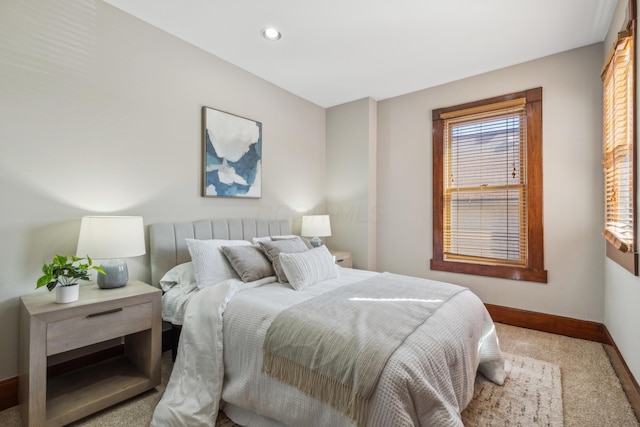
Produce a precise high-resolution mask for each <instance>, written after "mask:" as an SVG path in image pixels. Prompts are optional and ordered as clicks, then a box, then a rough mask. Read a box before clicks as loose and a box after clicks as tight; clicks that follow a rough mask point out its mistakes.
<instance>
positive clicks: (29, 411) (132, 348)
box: [19, 280, 162, 426]
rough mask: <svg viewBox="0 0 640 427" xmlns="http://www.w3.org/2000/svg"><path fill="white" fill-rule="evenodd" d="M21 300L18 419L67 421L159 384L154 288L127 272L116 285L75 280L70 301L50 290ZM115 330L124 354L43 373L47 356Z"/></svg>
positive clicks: (159, 335) (158, 306) (157, 303)
mask: <svg viewBox="0 0 640 427" xmlns="http://www.w3.org/2000/svg"><path fill="white" fill-rule="evenodd" d="M20 300H21V304H20V379H19V390H20V391H19V396H20V405H21V410H22V422H23V425H28V426H43V425H45V424H46V425H64V424H68V423H70V422H72V421H75V420H78V419H80V418H82V417H85V416H87V415H89V414H92V413H94V412H96V411H99V410H101V409H104V408H106V407H108V406H111V405H113V404H114V403H117V402H120V401H122V400H124V399H128V398H129V397H132V396H135V395H137V394H139V393H142V392H143V391H145V390H148V389H150V388H153V387H155V386H156V385H158V384H160V363H161V354H162V353H161V348H162V342H161V341H162V318H161V310H162V306H161V291H160V289H158V288H154V287H152V286H149V285H147V284H145V283H142V282H139V281H135V280H134V281H130V282H129V283H128V284H127V285H126V286H124V287H121V288H115V289H100V288H99V287H98V286H97V285H95V284H92V285H81V286H80V298H79V300H78V301H76V302H72V303H69V304H57V303H56V302H55V292H37V293H34V294H30V295H26V296H23V297H22V298H21V299H20ZM118 337H124V348H125V350H124V355H122V356H119V357H114V358H112V359H109V360H106V361H103V362H99V363H96V364H93V365H89V366H86V367H83V368H80V369H78V370H75V371H72V372H69V373H66V374H64V375H59V376H56V377H53V378H51V379H49V380H47V358H48V357H49V356H52V355H54V354H59V353H63V352H66V351H69V350H73V349H77V348H80V347H85V346H88V345H91V344H95V343H99V342H103V341H108V340H111V339H114V338H118Z"/></svg>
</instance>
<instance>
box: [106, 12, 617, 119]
mask: <svg viewBox="0 0 640 427" xmlns="http://www.w3.org/2000/svg"><path fill="white" fill-rule="evenodd" d="M103 1H105V2H106V3H109V4H111V5H113V6H115V7H117V8H119V9H121V10H123V11H125V12H127V13H129V14H131V15H133V16H136V17H138V18H139V19H141V20H143V21H146V22H148V23H150V24H152V25H154V26H156V27H158V28H160V29H162V30H164V31H166V32H168V33H170V34H173V35H175V36H176V37H178V38H180V39H182V40H184V41H186V42H189V43H191V44H193V45H195V46H198V47H199V48H201V49H203V50H205V51H207V52H210V53H212V54H214V55H216V56H217V57H219V58H222V59H224V60H226V61H228V62H230V63H232V64H234V65H236V66H238V67H240V68H242V69H244V70H246V71H248V72H250V73H252V74H254V75H256V76H258V77H261V78H263V79H264V80H267V81H269V82H271V83H273V84H275V85H277V86H279V87H281V88H283V89H285V90H287V91H289V92H292V93H294V94H296V95H298V96H300V97H301V98H304V99H306V100H308V101H311V102H313V103H315V104H317V105H320V106H322V107H331V106H334V105H338V104H342V103H345V102H349V101H353V100H356V99H361V98H364V97H372V98H373V99H376V100H381V99H385V98H390V97H393V96H397V95H401V94H405V93H409V92H413V91H416V90H420V89H425V88H429V87H433V86H437V85H440V84H443V83H447V82H451V81H454V80H459V79H462V78H465V77H469V76H473V75H476V74H480V73H484V72H487V71H491V70H495V69H499V68H503V67H507V66H510V65H514V64H518V63H522V62H525V61H529V60H532V59H536V58H541V57H544V56H548V55H552V54H554V53H558V52H563V51H566V50H569V49H573V48H577V47H581V46H586V45H589V44H592V43H596V42H601V41H603V40H604V37H605V35H606V33H607V31H608V27H609V23H610V21H611V17H612V15H613V12H614V10H615V7H616V4H617V0H528V1H527V0H322V1H314V2H309V1H302V0H182V1H178V0H135V1H131V0H103ZM266 26H275V27H277V28H278V29H279V30H280V31H281V33H282V38H281V39H280V40H279V41H276V42H270V41H267V40H265V39H264V38H262V36H261V31H262V29H263V28H265V27H266Z"/></svg>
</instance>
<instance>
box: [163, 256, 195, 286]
mask: <svg viewBox="0 0 640 427" xmlns="http://www.w3.org/2000/svg"><path fill="white" fill-rule="evenodd" d="M174 286H180V287H181V288H182V290H183V291H184V292H189V291H192V290H194V289H195V288H196V287H197V283H196V275H195V271H194V268H193V262H185V263H183V264H179V265H176V266H175V267H173V268H172V269H171V270H169V271H167V272H166V273H165V275H164V276H162V279H160V287H161V288H162V290H163V291H165V292H169V289H171V288H173V287H174Z"/></svg>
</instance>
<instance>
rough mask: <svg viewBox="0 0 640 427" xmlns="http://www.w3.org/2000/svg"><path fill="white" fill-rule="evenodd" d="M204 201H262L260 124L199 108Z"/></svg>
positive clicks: (221, 112) (211, 109) (217, 111)
mask: <svg viewBox="0 0 640 427" xmlns="http://www.w3.org/2000/svg"><path fill="white" fill-rule="evenodd" d="M202 128H203V138H202V140H203V141H202V142H203V150H202V151H203V153H202V157H203V167H202V175H203V176H202V196H203V197H247V198H256V197H262V123H260V122H256V121H254V120H250V119H246V118H244V117H240V116H236V115H234V114H229V113H225V112H224V111H219V110H215V109H213V108H209V107H202Z"/></svg>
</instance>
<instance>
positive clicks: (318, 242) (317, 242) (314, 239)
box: [309, 236, 322, 248]
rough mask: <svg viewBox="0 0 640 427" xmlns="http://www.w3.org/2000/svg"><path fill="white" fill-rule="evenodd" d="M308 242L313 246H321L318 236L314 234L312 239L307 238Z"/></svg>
mask: <svg viewBox="0 0 640 427" xmlns="http://www.w3.org/2000/svg"><path fill="white" fill-rule="evenodd" d="M309 243H311V246H313V247H314V248H317V247H319V246H322V240H321V239H320V238H319V237H318V236H316V237H314V238H313V239H311V240H309Z"/></svg>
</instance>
